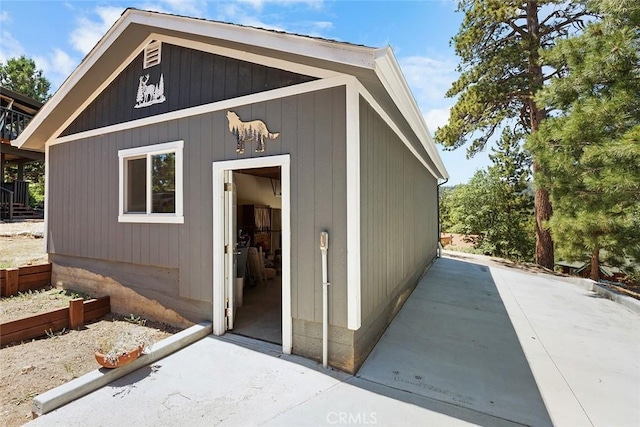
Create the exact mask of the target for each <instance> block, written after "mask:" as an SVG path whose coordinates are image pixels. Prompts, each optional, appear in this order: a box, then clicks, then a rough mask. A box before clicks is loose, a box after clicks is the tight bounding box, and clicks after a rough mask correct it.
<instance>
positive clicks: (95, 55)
mask: <svg viewBox="0 0 640 427" xmlns="http://www.w3.org/2000/svg"><path fill="white" fill-rule="evenodd" d="M127 21H130V19H129V15H128V14H127V13H124V14H123V15H122V16H121V17H120V19H118V20H117V21H116V23H115V24H113V25H112V26H111V28H109V31H107V33H106V34H105V35H104V36H103V37H102V38H101V39H100V41H98V44H96V45H95V46H94V47H93V49H91V51H90V52H89V53H88V54H87V56H85V57H84V59H83V60H82V62H80V65H78V66H77V67H76V69H75V70H73V72H72V73H71V75H70V76H69V77H67V79H66V80H65V81H64V83H62V86H60V88H58V90H57V91H56V93H55V94H54V95H53V96H52V97H51V99H49V100H48V101H47V102H45V104H44V105H43V106H42V108H41V109H40V111H38V114H36V116H35V117H34V118H33V119H32V120H31V121H30V122H29V125H28V126H27V127H26V128H25V129H24V130H23V131H22V133H21V134H20V135H18V138H16V140H15V141H16V145H17V146H18V147H22V146H23V145H24V144H25V143H26V142H27V141H28V140H29V138H30V137H31V135H32V134H33V129H35V128H37V127H38V126H40V125H41V124H42V122H43V120H44V119H45V118H46V117H47V116H48V115H49V114H50V113H51V111H53V110H54V109H55V107H56V106H57V105H58V104H59V103H60V100H62V99H64V97H65V96H66V95H67V93H69V91H70V90H71V89H73V87H74V86H75V85H76V84H77V83H78V81H79V80H80V79H81V78H82V76H84V74H85V73H86V70H89V69H90V68H91V67H92V66H93V65H94V64H95V63H96V61H97V60H98V59H100V57H101V56H102V54H103V53H104V52H105V51H106V50H107V49H108V48H109V46H111V44H112V43H113V42H114V41H115V40H116V39H117V38H118V37H119V36H120V34H122V32H123V31H124V30H125V29H126V28H127V27H128V25H129V23H130V22H127ZM125 23H126V24H125ZM147 43H148V41H145V42H144V45H146V44H147ZM138 47H139V48H141V46H138ZM136 50H138V49H136ZM55 136H57V135H54V137H55Z"/></svg>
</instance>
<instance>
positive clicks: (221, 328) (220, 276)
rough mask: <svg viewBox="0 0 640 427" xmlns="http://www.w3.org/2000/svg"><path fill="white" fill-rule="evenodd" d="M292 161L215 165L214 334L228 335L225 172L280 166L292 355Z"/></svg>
mask: <svg viewBox="0 0 640 427" xmlns="http://www.w3.org/2000/svg"><path fill="white" fill-rule="evenodd" d="M290 164H291V159H290V156H289V155H288V154H284V155H280V156H265V157H254V158H250V159H239V160H224V161H219V162H213V333H214V334H215V335H222V334H224V333H225V332H226V329H227V328H226V322H225V318H224V309H225V293H224V171H225V170H239V169H253V168H262V167H271V166H280V178H281V180H282V181H281V183H282V352H283V353H285V354H291V347H292V340H293V322H292V319H291V170H290Z"/></svg>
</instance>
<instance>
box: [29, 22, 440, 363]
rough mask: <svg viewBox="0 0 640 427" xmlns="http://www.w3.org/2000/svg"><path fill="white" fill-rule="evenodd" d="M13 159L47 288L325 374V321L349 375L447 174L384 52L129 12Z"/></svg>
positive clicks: (336, 358)
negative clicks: (44, 258) (221, 337)
mask: <svg viewBox="0 0 640 427" xmlns="http://www.w3.org/2000/svg"><path fill="white" fill-rule="evenodd" d="M17 145H19V146H20V147H21V148H25V149H26V148H28V149H38V150H44V151H45V156H46V209H45V220H46V247H47V252H48V253H49V259H50V261H51V262H52V263H53V276H54V277H53V280H54V281H55V282H56V283H57V284H60V285H62V286H65V287H68V288H74V289H79V290H85V291H88V292H91V293H94V294H96V295H101V294H109V295H111V301H112V307H113V309H114V311H117V312H120V313H123V314H129V313H134V314H136V315H142V316H145V317H148V318H152V319H157V320H161V321H165V322H168V323H172V324H177V325H187V324H190V323H191V322H198V321H203V320H212V321H213V324H214V333H216V334H224V333H225V332H226V331H228V330H232V331H233V332H236V333H239V334H243V335H248V336H252V337H255V338H259V339H264V340H268V341H272V342H276V343H278V344H280V345H282V350H283V352H284V353H291V352H293V353H296V354H300V355H303V356H306V357H310V358H313V359H320V358H321V357H322V348H323V309H324V307H327V322H326V323H327V324H328V362H329V364H331V365H333V366H335V367H337V368H340V369H343V370H345V371H348V372H355V371H356V370H357V368H358V367H359V366H360V365H361V364H362V362H363V361H364V359H365V358H366V356H367V355H368V353H369V352H370V350H371V349H372V348H373V346H374V344H375V343H376V341H377V340H378V338H379V337H380V335H381V334H382V332H383V331H384V329H385V328H386V326H387V325H388V324H389V322H390V321H391V319H392V318H393V316H394V315H395V314H396V313H397V311H398V309H399V308H400V306H401V305H402V303H403V302H404V300H405V299H406V298H407V296H408V295H409V294H410V293H411V291H412V290H413V288H414V287H415V285H416V284H417V281H418V279H419V278H420V277H421V276H422V275H423V274H424V272H425V271H426V269H427V268H428V267H429V266H430V265H431V263H432V262H433V260H434V259H435V257H436V254H437V248H438V214H437V209H438V201H437V184H438V182H439V180H443V179H446V178H447V171H446V169H445V167H444V165H443V163H442V160H441V159H440V157H439V155H438V152H437V150H436V148H435V145H434V143H433V141H432V139H431V137H430V134H429V131H428V129H427V126H426V124H425V122H424V119H423V116H422V114H421V112H420V110H419V108H418V106H417V104H416V102H415V100H414V98H413V96H412V95H411V92H410V90H409V88H408V85H407V83H406V81H405V79H404V77H403V75H402V72H401V70H400V68H399V66H398V63H397V61H396V59H395V57H394V55H393V53H392V51H391V49H390V48H388V47H387V48H382V49H376V48H370V47H365V46H359V45H353V44H348V43H342V42H335V41H330V40H325V39H319V38H313V37H306V36H300V35H294V34H288V33H282V32H276V31H269V30H264V29H258V28H252V27H244V26H239V25H233V24H228V23H221V22H214V21H207V20H203V19H194V18H188V17H182V16H174V15H168V14H162V13H156V12H147V11H141V10H136V9H127V10H126V11H125V12H124V13H123V14H122V16H121V17H120V19H119V20H118V21H117V22H116V23H115V24H114V25H113V27H112V28H111V29H110V30H109V31H108V32H107V33H106V34H105V35H104V37H103V38H102V39H101V40H100V41H99V42H98V44H97V45H96V46H95V47H94V48H93V49H92V50H91V52H90V53H89V54H88V55H87V56H86V58H85V59H84V60H83V61H82V63H81V64H80V65H79V66H78V68H77V69H76V70H75V71H74V72H73V73H72V74H71V76H69V78H67V80H66V81H65V82H64V84H63V85H62V86H61V87H60V89H59V90H58V91H57V92H56V93H55V94H54V96H53V97H52V98H51V99H50V100H49V101H48V102H47V103H46V104H45V105H44V107H43V108H42V109H41V110H40V112H39V113H38V114H37V115H36V117H35V118H34V119H33V120H32V121H31V123H30V124H29V126H28V127H27V128H26V130H25V131H24V132H23V133H22V134H21V135H20V137H19V139H18V140H17ZM323 231H325V232H327V233H328V250H327V251H326V254H327V258H326V260H327V269H326V272H327V274H326V277H323V259H322V253H323V252H322V251H321V250H320V236H321V233H322V232H323ZM252 248H256V249H255V250H254V249H252ZM245 257H248V260H247V261H245V259H246V258H245ZM238 259H241V260H242V262H241V263H240V266H239V267H238V266H237V260H238ZM245 264H246V265H247V269H246V271H245V268H244V266H245ZM265 264H266V268H265V267H264V265H265ZM270 267H272V268H270ZM238 273H240V274H239V275H238ZM267 275H268V278H267V277H265V276H267ZM238 276H240V277H243V278H238ZM323 283H330V285H328V286H323ZM323 287H325V288H327V289H328V299H327V304H326V306H325V304H324V303H323Z"/></svg>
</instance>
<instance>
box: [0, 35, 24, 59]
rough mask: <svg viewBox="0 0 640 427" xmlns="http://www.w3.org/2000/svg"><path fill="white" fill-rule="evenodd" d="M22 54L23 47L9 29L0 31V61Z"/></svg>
mask: <svg viewBox="0 0 640 427" xmlns="http://www.w3.org/2000/svg"><path fill="white" fill-rule="evenodd" d="M23 54H24V48H23V47H22V45H21V44H20V42H19V41H18V40H16V39H15V38H14V37H13V36H12V35H11V33H10V32H9V31H5V30H3V31H2V37H0V61H2V62H5V61H6V60H7V59H11V58H15V57H17V56H20V55H23Z"/></svg>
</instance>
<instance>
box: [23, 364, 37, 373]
mask: <svg viewBox="0 0 640 427" xmlns="http://www.w3.org/2000/svg"><path fill="white" fill-rule="evenodd" d="M34 369H36V367H35V366H33V365H27V366H23V367H22V369H21V370H20V373H21V374H22V375H24V374H27V373H29V372H31V371H33V370H34Z"/></svg>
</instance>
